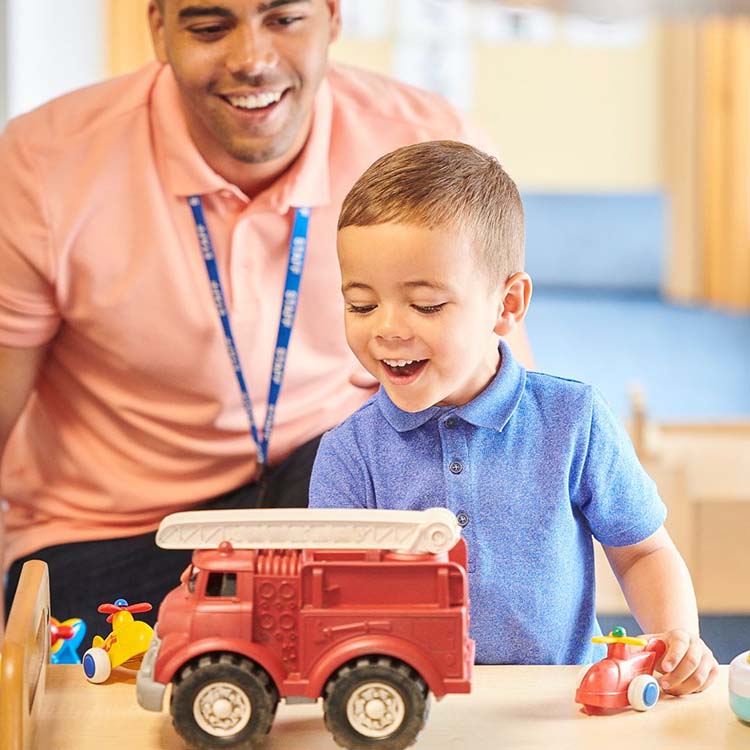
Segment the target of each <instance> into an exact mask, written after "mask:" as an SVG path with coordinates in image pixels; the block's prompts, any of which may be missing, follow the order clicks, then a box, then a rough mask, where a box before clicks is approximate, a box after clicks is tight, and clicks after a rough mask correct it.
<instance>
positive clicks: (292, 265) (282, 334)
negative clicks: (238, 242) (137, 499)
mask: <svg viewBox="0 0 750 750" xmlns="http://www.w3.org/2000/svg"><path fill="white" fill-rule="evenodd" d="M188 203H189V204H190V210H191V211H192V212H193V220H194V221H195V230H196V232H197V233H198V243H199V244H200V248H201V253H202V254H203V261H204V262H205V264H206V272H207V273H208V280H209V282H210V284H211V293H212V296H213V298H214V303H215V304H216V311H217V312H218V313H219V318H220V319H221V327H222V328H223V329H224V340H225V342H226V346H227V353H228V354H229V360H230V361H231V363H232V368H233V369H234V374H235V375H236V377H237V383H239V386H240V392H241V393H242V405H243V407H244V408H245V412H246V413H247V418H248V421H249V422H250V434H251V435H252V437H253V440H254V441H255V444H256V446H257V447H258V463H259V464H260V465H261V466H265V465H266V462H267V460H268V443H269V441H270V440H271V431H272V430H273V421H274V417H275V415H276V403H277V402H278V400H279V392H280V391H281V382H282V380H283V379H284V370H285V369H286V358H287V351H288V348H289V338H290V336H291V335H292V327H293V326H294V316H295V314H296V312H297V302H298V300H299V285H300V280H301V278H302V268H303V266H304V264H305V253H306V252H307V232H308V227H309V223H310V209H309V208H295V209H294V225H293V228H292V238H291V240H290V242H289V265H288V267H287V272H286V282H285V283H284V296H283V298H282V301H281V318H280V320H279V332H278V334H277V336H276V347H275V348H274V357H273V368H272V369H271V384H270V386H269V388H268V410H267V411H266V422H265V424H264V425H263V437H262V438H261V437H260V435H258V428H257V427H256V425H255V419H254V418H253V407H252V403H251V401H250V394H249V393H248V390H247V385H246V383H245V377H244V375H243V374H242V364H241V362H240V357H239V354H238V352H237V346H236V344H235V340H234V334H233V333H232V326H231V325H230V323H229V312H228V309H227V304H226V298H225V297H224V290H223V289H222V286H221V279H220V278H219V268H218V266H217V265H216V254H215V253H214V246H213V243H212V242H211V235H210V234H209V232H208V225H207V224H206V217H205V215H204V213H203V202H202V200H201V197H200V196H199V195H192V196H190V198H188Z"/></svg>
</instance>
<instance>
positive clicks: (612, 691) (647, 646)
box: [576, 627, 667, 714]
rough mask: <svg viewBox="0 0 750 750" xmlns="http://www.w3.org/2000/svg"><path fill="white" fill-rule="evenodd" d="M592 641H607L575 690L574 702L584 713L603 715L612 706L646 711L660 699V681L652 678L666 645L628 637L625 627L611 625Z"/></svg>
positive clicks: (610, 709)
mask: <svg viewBox="0 0 750 750" xmlns="http://www.w3.org/2000/svg"><path fill="white" fill-rule="evenodd" d="M591 640H592V642H593V643H606V644H607V656H606V657H605V658H604V659H602V660H601V661H598V662H597V663H596V664H592V665H591V667H589V669H588V671H587V672H586V674H584V676H583V679H582V680H581V683H580V685H579V686H578V690H576V702H577V703H581V704H583V710H584V711H585V712H586V713H587V714H606V713H609V712H610V711H612V710H613V709H620V708H629V707H630V708H634V709H636V711H648V710H649V709H650V708H653V707H654V706H655V705H656V702H657V701H658V700H659V683H658V682H657V681H656V678H655V677H654V667H655V665H656V662H657V661H658V660H659V659H660V658H661V657H662V656H663V655H664V652H665V651H666V648H667V647H666V644H665V643H664V641H662V640H659V639H658V638H655V639H653V640H651V641H648V642H646V641H644V640H643V639H642V638H630V637H628V635H627V633H626V632H625V628H619V627H618V628H614V630H612V632H611V633H610V634H609V635H608V636H597V637H595V638H592V639H591Z"/></svg>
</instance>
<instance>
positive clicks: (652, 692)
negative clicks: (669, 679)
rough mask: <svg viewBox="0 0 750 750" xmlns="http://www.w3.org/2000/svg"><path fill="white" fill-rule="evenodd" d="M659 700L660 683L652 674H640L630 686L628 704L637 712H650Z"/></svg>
mask: <svg viewBox="0 0 750 750" xmlns="http://www.w3.org/2000/svg"><path fill="white" fill-rule="evenodd" d="M658 700H659V683H658V682H657V681H656V678H655V677H654V676H653V675H650V674H639V675H638V676H637V677H635V678H633V681H632V682H631V683H630V685H628V703H630V705H631V706H632V707H633V708H634V709H635V710H636V711H648V710H649V709H651V708H653V707H654V706H655V705H656V702H657V701H658Z"/></svg>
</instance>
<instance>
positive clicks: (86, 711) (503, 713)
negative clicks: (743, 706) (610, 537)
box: [33, 665, 750, 750]
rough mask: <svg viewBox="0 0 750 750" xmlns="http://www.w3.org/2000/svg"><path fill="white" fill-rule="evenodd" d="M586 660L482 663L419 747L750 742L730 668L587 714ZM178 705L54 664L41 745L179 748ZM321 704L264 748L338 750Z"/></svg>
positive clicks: (121, 680)
mask: <svg viewBox="0 0 750 750" xmlns="http://www.w3.org/2000/svg"><path fill="white" fill-rule="evenodd" d="M579 671H580V668H579V667H510V666H508V667H477V669H476V671H475V674H474V680H473V692H472V694H471V695H449V696H446V698H445V699H443V700H442V701H440V702H435V701H433V704H432V710H431V711H430V717H429V719H428V722H427V727H426V728H425V730H424V731H423V732H422V734H421V735H420V737H419V740H418V742H417V745H416V749H417V750H420V749H422V750H464V749H466V750H496V749H497V750H512V749H513V748H519V749H520V748H527V749H528V750H531V749H533V748H538V749H540V750H541V749H542V748H543V749H544V750H548V749H549V750H566V749H567V748H570V749H571V750H573V749H574V748H575V750H586V749H587V748H592V749H593V748H597V750H619V749H620V748H622V749H623V750H625V749H627V750H642V749H644V748H646V749H648V748H655V749H658V750H693V749H694V750H724V749H728V750H731V749H733V748H737V749H738V750H739V749H740V748H741V749H742V750H747V748H750V727H749V726H745V725H744V724H743V723H741V722H740V721H738V720H737V719H736V718H735V716H734V714H733V713H732V712H731V710H730V708H729V704H728V699H727V675H728V667H726V666H724V667H722V668H721V675H720V677H719V679H718V680H717V681H716V683H714V685H713V686H712V687H711V688H709V690H707V691H706V692H705V693H702V694H699V695H691V696H688V697H685V698H671V697H668V696H667V697H665V696H662V698H661V699H660V700H659V702H658V703H657V704H656V706H655V707H654V708H653V709H652V710H651V711H649V712H647V713H638V712H636V711H624V712H622V713H619V714H616V715H613V716H587V715H585V714H583V713H582V712H581V711H580V710H579V709H580V707H579V706H578V705H577V704H576V703H574V702H573V697H574V694H575V684H576V680H577V676H578V674H579ZM183 747H184V746H183V744H182V743H181V741H180V738H179V737H178V736H177V734H176V733H175V731H174V729H173V728H172V723H171V718H170V716H169V714H168V712H164V713H162V714H157V713H152V712H149V711H144V710H143V709H141V708H140V707H139V706H138V704H137V702H136V697H135V674H134V673H132V672H125V671H124V670H118V673H117V674H116V675H114V674H113V676H112V677H111V678H110V681H109V682H107V683H106V684H103V685H92V684H90V683H88V682H86V680H85V678H84V677H83V674H82V673H81V668H80V667H77V666H59V665H52V666H50V668H49V672H48V679H47V692H46V694H45V696H44V705H43V710H42V711H41V714H40V717H39V719H38V722H37V731H36V735H35V738H34V742H33V748H34V749H35V750H103V749H104V748H107V749H109V748H114V749H117V748H122V750H179V749H181V748H183ZM336 748H337V746H336V745H335V744H334V742H333V740H332V739H331V737H330V735H329V734H328V731H327V730H326V728H325V725H324V724H323V709H322V705H321V704H320V702H319V703H318V704H317V705H295V706H287V705H286V704H285V703H284V702H282V703H281V704H280V705H279V710H278V714H277V717H276V721H275V723H274V725H273V728H272V729H271V734H270V735H269V738H268V741H267V742H265V743H263V744H262V750H336Z"/></svg>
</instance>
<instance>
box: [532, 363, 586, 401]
mask: <svg viewBox="0 0 750 750" xmlns="http://www.w3.org/2000/svg"><path fill="white" fill-rule="evenodd" d="M526 390H527V391H529V392H530V394H531V395H533V396H534V397H535V398H536V399H537V400H554V401H558V400H559V399H566V400H568V401H571V402H576V403H585V402H587V401H591V400H593V399H594V398H595V396H596V393H597V391H596V388H594V386H592V385H590V384H589V383H584V382H583V381H581V380H575V379H574V378H565V377H562V376H561V375H551V374H549V373H546V372H537V371H535V370H527V371H526Z"/></svg>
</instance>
